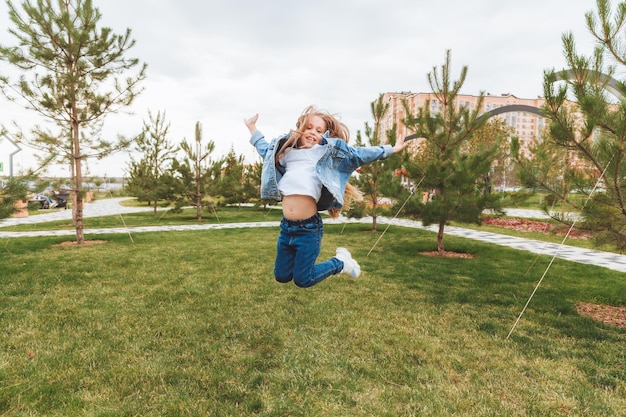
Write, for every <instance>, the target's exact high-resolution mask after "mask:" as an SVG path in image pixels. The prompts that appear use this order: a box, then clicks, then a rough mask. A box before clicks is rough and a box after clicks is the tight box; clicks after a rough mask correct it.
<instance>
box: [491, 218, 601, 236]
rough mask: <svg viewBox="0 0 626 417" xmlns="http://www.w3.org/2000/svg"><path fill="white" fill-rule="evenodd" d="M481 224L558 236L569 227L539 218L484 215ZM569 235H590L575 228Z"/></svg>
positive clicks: (564, 232) (563, 233) (563, 234)
mask: <svg viewBox="0 0 626 417" xmlns="http://www.w3.org/2000/svg"><path fill="white" fill-rule="evenodd" d="M483 224H487V225H492V226H498V227H504V228H505V229H513V230H517V231H519V232H538V233H551V234H555V235H560V236H565V234H566V233H567V231H568V230H569V227H566V226H555V225H553V224H550V223H548V222H543V221H539V220H528V219H514V218H498V217H485V219H484V220H483ZM569 237H571V238H574V239H589V238H590V237H591V235H590V234H589V233H588V232H585V231H581V230H576V228H574V229H572V231H571V232H570V234H569Z"/></svg>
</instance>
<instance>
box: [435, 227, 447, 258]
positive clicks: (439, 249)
mask: <svg viewBox="0 0 626 417" xmlns="http://www.w3.org/2000/svg"><path fill="white" fill-rule="evenodd" d="M445 227H446V224H445V223H443V222H442V223H439V230H438V231H437V252H440V253H441V252H445V251H446V249H445V248H444V246H443V229H444V228H445Z"/></svg>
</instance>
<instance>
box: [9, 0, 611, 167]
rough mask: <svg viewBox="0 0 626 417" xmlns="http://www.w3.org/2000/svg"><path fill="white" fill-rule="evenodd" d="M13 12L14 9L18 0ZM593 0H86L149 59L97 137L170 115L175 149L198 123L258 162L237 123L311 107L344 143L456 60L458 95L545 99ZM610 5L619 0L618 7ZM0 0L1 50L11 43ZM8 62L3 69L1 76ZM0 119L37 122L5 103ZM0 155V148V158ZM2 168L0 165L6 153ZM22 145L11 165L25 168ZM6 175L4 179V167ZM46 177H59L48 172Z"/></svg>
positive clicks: (129, 132)
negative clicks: (344, 135)
mask: <svg viewBox="0 0 626 417" xmlns="http://www.w3.org/2000/svg"><path fill="white" fill-rule="evenodd" d="M15 3H17V1H16V2H15ZM595 3H596V2H595V0H526V1H502V0H472V1H468V0H441V1H435V0H386V1H380V0H377V1H374V0H317V1H298V0H266V1H258V0H223V1H216V0H202V1H200V0H94V5H95V6H96V7H97V8H99V9H100V11H101V12H102V15H103V17H102V20H101V22H100V23H101V25H102V26H108V27H111V28H112V29H113V30H114V32H115V33H119V34H121V33H123V32H124V31H125V30H126V29H127V28H130V29H131V30H132V37H133V38H134V39H135V40H136V45H135V47H134V48H132V49H131V50H130V52H129V53H128V55H127V56H128V57H136V58H139V59H140V60H141V61H142V62H145V63H147V64H148V71H147V79H146V80H145V81H144V83H143V87H144V88H145V91H144V92H143V93H142V94H141V95H140V96H139V97H138V98H137V100H136V101H135V103H134V105H133V106H132V108H131V110H132V111H133V112H134V114H133V115H119V116H118V115H115V116H108V117H107V119H106V122H105V126H104V133H105V135H109V136H111V135H112V136H116V135H117V134H122V135H124V136H133V135H136V134H137V133H139V132H140V131H141V127H142V123H143V121H144V120H147V119H148V110H150V111H152V112H153V113H155V114H156V112H157V111H165V112H166V117H167V120H168V121H169V122H170V124H171V127H170V137H169V138H170V140H171V141H172V142H179V141H180V140H181V139H183V138H186V139H187V140H193V138H194V128H195V123H196V122H200V123H202V127H203V133H204V139H205V140H209V139H210V140H213V141H214V142H215V144H216V150H215V152H214V156H215V157H219V156H222V155H225V154H226V153H227V152H228V150H229V149H230V148H231V147H234V149H235V151H236V152H237V153H238V154H244V155H245V156H246V158H247V159H248V160H250V161H253V160H254V158H255V154H254V151H253V148H252V147H251V146H250V145H249V144H248V138H249V134H248V131H247V129H246V127H245V125H244V124H243V119H244V118H245V117H247V116H251V115H253V114H254V113H256V112H258V113H260V119H259V122H258V127H259V128H260V129H261V130H262V131H263V133H265V135H266V136H267V137H268V138H271V137H274V136H276V135H278V134H281V133H283V132H287V131H288V130H289V129H290V128H292V127H294V123H295V120H296V119H297V117H298V116H299V115H300V113H301V112H302V110H303V109H304V108H305V107H306V106H308V105H310V104H314V105H316V106H318V107H320V108H323V109H325V110H328V111H330V112H332V113H337V114H338V115H340V116H341V119H342V120H343V121H344V122H345V123H346V124H347V125H348V126H349V128H350V130H351V132H352V135H353V137H355V135H356V131H357V130H362V129H363V126H364V123H365V122H369V121H371V112H370V103H371V102H372V101H373V100H375V99H376V98H377V97H378V95H379V94H380V93H383V92H397V91H412V92H428V91H430V88H429V85H428V82H427V78H426V76H427V74H428V72H430V71H432V69H433V67H440V66H441V65H442V64H443V62H444V59H445V53H446V50H448V49H450V50H451V51H452V66H453V77H454V79H456V78H457V77H458V74H459V72H460V69H461V67H462V66H463V65H467V66H468V69H469V72H468V76H467V80H466V83H465V86H464V88H463V89H462V93H463V94H472V95H477V94H479V93H480V92H481V91H484V92H488V93H491V94H494V95H495V94H502V93H511V94H513V95H515V96H517V97H520V98H535V97H537V96H539V95H541V94H542V78H543V71H544V70H545V69H551V68H556V69H561V68H563V67H564V65H565V59H564V58H563V52H562V43H561V35H562V34H563V33H565V32H572V33H574V36H575V39H576V41H577V45H578V49H579V50H580V51H581V52H584V53H585V54H587V55H589V54H591V52H592V48H593V42H592V40H591V37H590V35H589V33H588V32H587V29H586V27H585V18H584V15H585V12H587V11H592V10H595ZM614 3H615V2H614ZM8 25H9V19H8V16H7V7H6V4H5V2H4V0H2V1H1V2H0V43H1V44H3V45H13V44H14V41H15V39H14V38H13V37H12V36H10V35H9V34H8V32H7V30H6V28H7V26H8ZM3 68H4V70H5V71H6V67H3V66H0V71H2V70H3ZM0 106H1V107H0V108H1V109H2V111H1V112H0V114H1V116H0V123H2V124H4V125H8V124H10V123H11V121H12V120H18V121H19V122H20V123H22V124H28V123H33V122H35V121H37V119H36V118H37V116H36V115H35V114H24V112H23V111H22V110H21V108H20V107H19V106H17V105H16V104H13V103H9V102H7V101H6V100H5V99H4V98H3V97H0ZM1 149H2V148H0V150H1ZM2 159H4V158H2ZM32 160H33V158H32V156H31V155H30V152H29V151H28V150H24V151H22V152H20V153H18V154H17V155H16V156H15V157H14V164H15V169H16V170H19V169H20V168H23V167H25V166H30V164H32ZM128 160H129V157H128V154H127V153H121V154H118V155H116V156H115V157H113V158H108V159H106V160H104V161H101V162H99V163H96V162H90V163H89V174H90V175H107V176H109V177H111V176H121V175H122V174H123V171H124V170H125V169H126V167H127V163H128ZM5 171H6V170H5ZM51 173H52V174H53V175H68V171H67V168H65V167H63V168H54V169H52V171H51Z"/></svg>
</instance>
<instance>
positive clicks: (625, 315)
mask: <svg viewBox="0 0 626 417" xmlns="http://www.w3.org/2000/svg"><path fill="white" fill-rule="evenodd" d="M576 311H578V314H580V315H581V316H587V317H591V318H592V319H595V320H598V321H601V322H602V323H605V324H609V325H611V326H617V327H621V328H624V329H626V307H613V306H607V305H603V304H591V303H580V304H578V305H577V306H576Z"/></svg>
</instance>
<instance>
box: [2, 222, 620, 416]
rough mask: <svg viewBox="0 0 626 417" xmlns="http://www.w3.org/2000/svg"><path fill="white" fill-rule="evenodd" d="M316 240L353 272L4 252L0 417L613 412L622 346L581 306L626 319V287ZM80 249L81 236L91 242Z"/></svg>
mask: <svg viewBox="0 0 626 417" xmlns="http://www.w3.org/2000/svg"><path fill="white" fill-rule="evenodd" d="M367 229H368V226H367V225H356V224H349V225H347V226H346V227H345V230H343V233H342V226H339V225H329V226H326V234H325V237H324V243H323V248H322V255H321V257H322V258H327V257H329V256H332V254H333V253H334V249H335V248H336V247H337V246H347V247H349V248H350V249H351V250H352V251H353V254H354V256H355V258H356V259H358V260H359V261H360V263H361V266H362V268H363V271H364V273H363V275H362V276H361V278H359V279H358V280H356V281H354V280H351V279H349V278H347V277H346V276H343V275H342V276H336V277H331V278H329V279H328V280H326V281H324V282H322V283H320V284H319V285H317V286H315V287H312V288H309V289H299V288H297V287H295V286H294V285H292V284H287V285H280V284H278V283H276V282H274V280H273V277H272V268H273V257H274V253H275V252H274V250H275V249H274V247H275V240H276V236H277V230H275V229H239V230H236V229H232V230H213V231H198V232H169V233H141V234H136V235H134V242H135V243H132V242H131V240H130V239H129V237H128V236H127V235H121V234H120V235H108V236H98V239H101V238H104V239H106V240H107V242H106V243H105V244H102V245H93V246H86V247H64V246H59V245H56V244H57V243H60V242H62V241H64V240H67V239H64V238H54V237H49V238H19V239H6V240H4V241H2V242H1V244H2V247H1V248H0V253H1V255H0V271H2V272H1V273H0V306H1V307H0V332H2V333H1V334H2V335H3V336H2V338H0V414H1V415H7V416H44V415H45V416H73V415H80V416H137V415H146V416H147V415H159V416H186V415H189V416H208V415H210V416H451V415H454V416H617V415H623V414H624V412H625V411H626V399H625V398H626V330H624V329H620V328H616V327H611V326H607V325H604V324H601V323H599V322H596V321H594V320H592V319H589V318H585V317H581V316H579V315H578V314H577V312H576V310H575V305H576V304H577V303H579V302H595V303H606V304H611V305H624V304H626V280H625V279H624V276H623V274H622V273H619V272H614V271H610V270H607V269H604V268H598V267H593V266H588V265H581V264H577V263H570V262H566V261H561V260H557V261H556V262H555V264H554V265H553V266H552V268H551V269H550V271H549V273H548V275H547V277H546V279H545V281H544V283H543V284H542V286H541V287H540V289H539V291H538V292H537V294H536V295H535V297H534V299H533V301H532V302H531V304H530V306H529V309H528V310H527V311H526V313H525V314H524V316H523V317H522V320H521V321H520V323H519V324H518V326H517V328H516V330H515V332H514V333H513V335H512V337H511V339H510V340H506V339H505V338H506V335H507V333H508V332H509V330H510V328H511V326H512V325H513V323H514V321H515V319H516V318H517V316H518V315H519V313H520V311H521V309H522V307H523V305H524V303H525V302H526V300H527V299H528V297H529V295H530V293H531V292H532V289H533V287H534V286H535V284H536V282H537V281H538V279H539V278H540V276H541V274H542V273H543V271H544V269H545V267H546V265H547V263H548V261H549V258H548V257H537V256H536V255H533V254H529V253H526V252H520V251H515V250H512V249H508V248H503V247H499V246H495V245H490V244H486V243H480V242H475V241H471V240H465V239H461V238H455V237H446V245H447V249H449V250H456V251H460V252H469V253H472V254H473V255H474V256H475V257H474V258H473V259H443V258H432V257H426V256H422V255H420V252H422V251H425V250H433V249H434V248H435V246H436V244H435V236H434V234H432V233H429V232H426V231H421V230H408V229H403V228H399V227H392V228H390V229H389V230H388V232H387V233H386V234H385V236H384V238H383V239H382V240H381V242H380V243H379V244H378V246H377V247H376V250H374V251H373V252H372V254H371V255H370V256H369V257H366V254H367V252H368V251H369V250H370V248H371V247H372V245H373V244H374V242H375V241H376V239H377V238H378V235H377V234H373V233H371V232H368V231H367ZM88 238H89V236H88Z"/></svg>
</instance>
